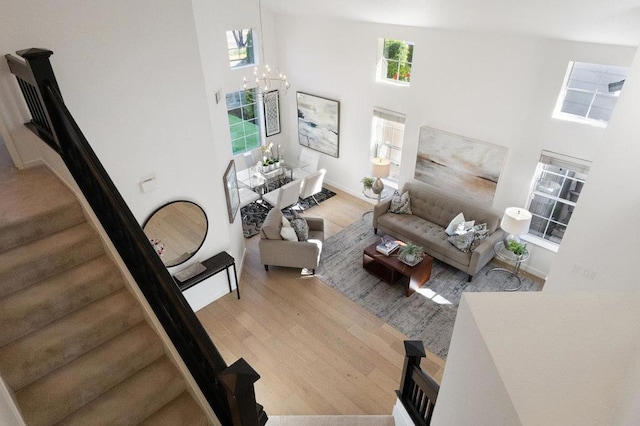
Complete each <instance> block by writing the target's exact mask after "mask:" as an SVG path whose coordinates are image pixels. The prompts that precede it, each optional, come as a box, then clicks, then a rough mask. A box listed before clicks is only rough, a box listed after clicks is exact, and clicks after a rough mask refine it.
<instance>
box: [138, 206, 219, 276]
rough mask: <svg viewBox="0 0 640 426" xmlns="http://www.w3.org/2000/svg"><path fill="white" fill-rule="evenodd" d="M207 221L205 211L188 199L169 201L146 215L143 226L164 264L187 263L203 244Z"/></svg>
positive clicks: (168, 265)
mask: <svg viewBox="0 0 640 426" xmlns="http://www.w3.org/2000/svg"><path fill="white" fill-rule="evenodd" d="M208 227H209V223H208V221H207V215H206V214H205V213H204V210H202V208H201V207H200V206H199V205H197V204H196V203H192V202H191V201H172V202H170V203H167V204H165V205H164V206H162V207H160V208H158V209H157V210H156V211H155V212H153V213H152V214H151V216H149V218H148V219H147V220H146V222H145V223H144V225H142V229H143V230H144V233H145V234H146V235H147V238H149V241H151V244H152V245H153V246H154V248H155V249H156V252H157V253H158V255H159V256H160V259H162V263H164V266H166V267H170V266H176V265H179V264H181V263H183V262H186V261H187V260H189V259H190V258H191V257H193V255H194V254H196V252H197V251H198V250H199V249H200V247H202V243H204V237H205V236H206V235H207V229H208Z"/></svg>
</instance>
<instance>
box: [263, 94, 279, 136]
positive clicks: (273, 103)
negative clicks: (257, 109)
mask: <svg viewBox="0 0 640 426" xmlns="http://www.w3.org/2000/svg"><path fill="white" fill-rule="evenodd" d="M263 101H264V102H263V106H264V132H265V136H266V137H269V136H273V135H277V134H278V133H280V102H279V101H280V95H279V93H278V91H277V90H272V91H270V92H267V93H265V94H264V99H263Z"/></svg>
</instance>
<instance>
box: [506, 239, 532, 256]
mask: <svg viewBox="0 0 640 426" xmlns="http://www.w3.org/2000/svg"><path fill="white" fill-rule="evenodd" d="M507 250H509V251H510V252H513V254H515V255H516V256H522V255H524V254H526V253H527V245H526V244H524V243H521V242H520V241H515V240H509V241H507Z"/></svg>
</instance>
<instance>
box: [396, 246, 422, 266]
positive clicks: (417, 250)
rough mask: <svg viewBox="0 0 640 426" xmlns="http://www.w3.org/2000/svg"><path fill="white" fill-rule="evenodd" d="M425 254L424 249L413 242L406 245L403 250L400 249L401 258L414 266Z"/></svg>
mask: <svg viewBox="0 0 640 426" xmlns="http://www.w3.org/2000/svg"><path fill="white" fill-rule="evenodd" d="M423 253H424V251H423V249H422V247H420V246H419V245H417V244H414V243H412V242H408V243H406V244H405V245H404V246H402V248H400V256H401V257H402V259H404V260H405V261H406V262H407V263H410V264H413V263H415V262H416V260H417V259H418V258H420V257H421V256H422V254H423Z"/></svg>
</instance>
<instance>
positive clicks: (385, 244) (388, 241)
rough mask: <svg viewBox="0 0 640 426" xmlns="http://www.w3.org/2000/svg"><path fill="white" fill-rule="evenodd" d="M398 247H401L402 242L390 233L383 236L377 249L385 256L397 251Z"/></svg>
mask: <svg viewBox="0 0 640 426" xmlns="http://www.w3.org/2000/svg"><path fill="white" fill-rule="evenodd" d="M398 247H400V243H399V242H398V241H396V240H395V239H394V238H392V237H389V236H388V235H385V236H384V237H382V241H381V242H380V244H378V245H377V246H376V251H378V252H380V253H382V254H384V255H385V256H389V255H390V254H391V253H393V252H394V251H396V250H397V249H398Z"/></svg>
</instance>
